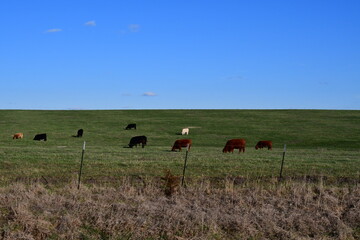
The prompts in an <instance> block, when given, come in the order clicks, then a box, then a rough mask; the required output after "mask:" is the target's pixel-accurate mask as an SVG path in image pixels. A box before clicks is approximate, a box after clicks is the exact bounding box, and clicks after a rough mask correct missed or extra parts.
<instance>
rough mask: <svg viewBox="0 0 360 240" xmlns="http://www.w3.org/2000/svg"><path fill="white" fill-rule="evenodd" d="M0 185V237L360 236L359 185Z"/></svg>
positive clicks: (145, 181)
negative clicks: (172, 189)
mask: <svg viewBox="0 0 360 240" xmlns="http://www.w3.org/2000/svg"><path fill="white" fill-rule="evenodd" d="M121 181H122V182H121V184H120V185H119V186H117V187H103V186H99V185H97V186H96V185H92V186H82V187H81V188H80V190H77V185H76V183H73V184H69V185H67V186H65V187H61V188H51V187H49V186H47V185H43V184H40V183H35V184H30V185H24V184H21V183H15V184H13V185H10V186H8V187H5V188H1V189H0V226H1V229H0V234H1V237H2V239H360V187H359V186H358V185H348V186H324V184H323V183H322V182H319V183H316V184H310V183H306V182H297V181H290V182H284V183H281V184H278V183H275V182H274V183H267V184H242V185H235V184H234V183H235V182H234V180H232V179H226V180H224V181H223V182H222V183H223V184H220V185H222V186H219V184H217V185H216V187H215V186H214V185H213V184H212V183H211V182H210V181H209V180H204V179H202V180H198V181H196V182H195V181H194V182H192V183H188V186H187V188H186V189H185V188H182V189H180V190H179V191H177V192H176V193H174V194H172V195H171V196H166V194H165V191H166V186H164V181H162V180H161V179H141V181H135V182H134V181H133V180H132V179H130V178H123V179H122V180H121Z"/></svg>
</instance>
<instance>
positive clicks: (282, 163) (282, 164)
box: [280, 144, 286, 180]
mask: <svg viewBox="0 0 360 240" xmlns="http://www.w3.org/2000/svg"><path fill="white" fill-rule="evenodd" d="M285 153H286V144H284V151H283V156H282V161H281V168H280V180H282V171H283V167H284V160H285Z"/></svg>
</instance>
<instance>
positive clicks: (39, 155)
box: [0, 110, 360, 184]
mask: <svg viewBox="0 0 360 240" xmlns="http://www.w3.org/2000/svg"><path fill="white" fill-rule="evenodd" d="M128 123H136V124H137V130H124V127H125V126H126V125H127V124H128ZM184 127H190V134H189V136H188V138H191V139H192V140H193V147H192V149H191V150H190V152H189V159H188V169H187V175H188V176H189V177H202V176H204V177H224V176H240V177H248V178H252V177H254V178H257V177H272V176H277V175H278V174H279V169H280V164H281V158H282V152H283V145H284V144H287V152H286V157H285V165H284V173H283V175H284V176H289V177H302V176H327V177H346V178H359V172H360V111H338V110H336V111H325V110H112V111H110V110H109V111H22V110H1V111H0V181H1V182H0V184H7V183H9V182H12V181H16V180H31V179H40V178H45V179H47V180H48V181H54V182H67V181H71V180H74V179H76V177H77V174H78V169H79V163H80V157H81V150H82V145H83V141H86V152H85V160H84V168H83V173H84V175H83V177H84V181H89V182H91V181H99V182H102V181H111V179H116V178H117V177H119V176H133V175H136V176H138V175H139V176H144V177H151V176H162V175H164V170H166V169H170V170H171V171H172V172H173V173H174V174H179V175H180V174H181V172H182V166H183V161H184V157H185V151H183V152H180V153H179V152H171V151H170V149H171V146H172V144H173V142H174V141H175V140H176V139H181V138H187V137H185V136H181V135H179V133H180V132H181V129H182V128H184ZM79 128H83V129H84V136H83V138H74V137H72V135H76V132H77V130H78V129H79ZM17 132H22V133H24V139H18V140H13V139H12V135H13V134H14V133H17ZM37 133H47V135H48V141H46V142H43V141H41V142H39V141H34V140H32V139H33V137H34V135H35V134H37ZM138 135H145V136H147V138H148V145H147V146H146V147H145V148H144V149H142V148H141V147H138V148H132V149H131V148H127V147H126V146H127V144H128V143H129V140H130V138H131V137H133V136H138ZM232 138H244V139H246V141H247V147H246V152H245V153H241V154H239V153H238V152H237V151H236V152H234V153H233V154H231V153H227V154H224V153H222V148H223V147H224V145H225V143H226V141H227V140H228V139H232ZM259 140H272V141H273V143H274V149H273V150H272V151H268V150H265V149H263V150H255V148H254V146H255V144H256V142H257V141H259Z"/></svg>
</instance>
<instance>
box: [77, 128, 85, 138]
mask: <svg viewBox="0 0 360 240" xmlns="http://www.w3.org/2000/svg"><path fill="white" fill-rule="evenodd" d="M83 133H84V129H82V128H81V129H79V130H78V131H77V135H76V137H82V136H83Z"/></svg>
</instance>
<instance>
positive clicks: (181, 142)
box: [171, 139, 192, 152]
mask: <svg viewBox="0 0 360 240" xmlns="http://www.w3.org/2000/svg"><path fill="white" fill-rule="evenodd" d="M191 144H192V140H191V139H179V140H176V141H175V143H174V146H173V147H172V149H171V151H175V149H179V152H181V147H187V146H188V145H189V150H190V147H191Z"/></svg>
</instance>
